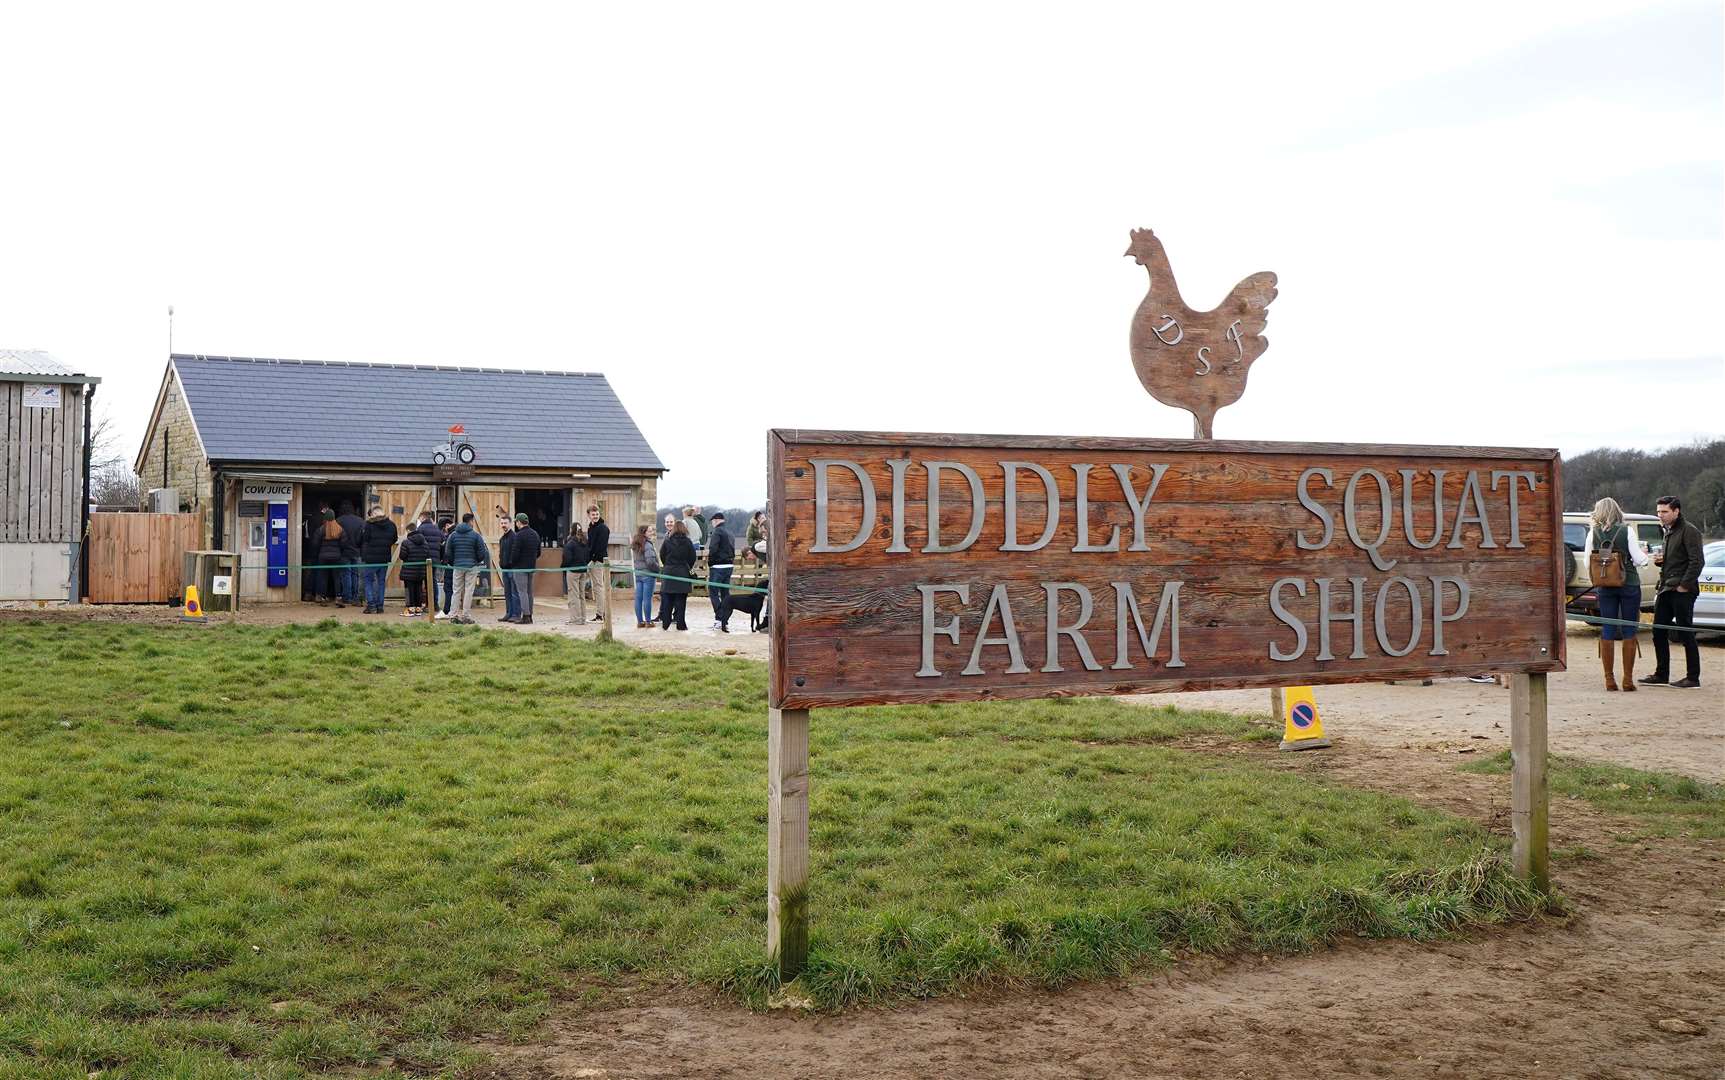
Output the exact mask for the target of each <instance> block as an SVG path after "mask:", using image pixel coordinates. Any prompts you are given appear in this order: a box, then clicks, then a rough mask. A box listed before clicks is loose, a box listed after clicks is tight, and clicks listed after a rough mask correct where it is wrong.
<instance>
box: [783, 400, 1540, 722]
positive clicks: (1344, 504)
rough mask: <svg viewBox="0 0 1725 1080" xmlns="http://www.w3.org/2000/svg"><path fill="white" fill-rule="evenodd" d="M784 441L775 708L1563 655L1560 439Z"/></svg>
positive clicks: (1534, 664)
mask: <svg viewBox="0 0 1725 1080" xmlns="http://www.w3.org/2000/svg"><path fill="white" fill-rule="evenodd" d="M768 442H769V450H770V455H771V462H772V464H771V470H772V476H771V492H772V505H773V508H774V518H775V525H776V527H775V528H774V530H773V532H772V544H773V553H772V554H773V558H772V565H773V570H774V573H773V577H772V590H773V596H772V609H773V623H772V630H773V660H774V663H773V669H772V688H771V703H772V705H773V706H774V707H777V708H783V709H808V708H815V707H826V706H838V705H864V704H881V703H893V702H921V701H953V700H976V699H985V698H1007V697H1054V696H1063V695H1075V694H1124V693H1141V692H1145V691H1155V690H1195V689H1212V688H1219V687H1243V686H1265V687H1269V686H1285V685H1292V684H1301V683H1334V682H1362V681H1368V680H1387V679H1398V678H1409V677H1426V676H1433V675H1451V674H1477V673H1486V672H1490V673H1503V672H1547V671H1553V670H1561V669H1562V668H1563V666H1564V638H1563V625H1564V622H1563V604H1562V596H1563V587H1562V586H1563V549H1562V547H1561V546H1559V544H1558V531H1559V530H1558V522H1559V521H1560V520H1561V517H1560V515H1561V480H1560V475H1559V468H1560V463H1559V460H1558V456H1557V453H1556V451H1553V450H1525V449H1501V448H1481V447H1420V446H1354V445H1326V444H1304V443H1248V442H1210V441H1206V442H1189V441H1132V440H1119V439H1095V438H1026V437H1010V436H972V435H905V434H880V433H866V432H808V431H786V430H776V431H773V432H771V433H770V434H769V437H768Z"/></svg>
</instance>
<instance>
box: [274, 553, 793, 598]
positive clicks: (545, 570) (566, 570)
mask: <svg viewBox="0 0 1725 1080" xmlns="http://www.w3.org/2000/svg"><path fill="white" fill-rule="evenodd" d="M424 565H425V562H424V560H421V559H415V560H412V561H411V562H387V563H289V564H288V565H286V566H252V565H249V564H248V565H245V566H242V567H240V570H241V571H242V572H244V571H258V570H365V569H377V568H380V567H391V566H424ZM595 566H603V567H609V568H610V569H611V570H614V571H616V572H617V573H632V574H635V575H636V576H638V577H650V578H658V579H659V580H661V581H687V582H689V583H691V584H694V585H705V586H707V587H708V588H712V589H725V590H727V591H729V592H740V593H761V594H763V595H764V594H765V593H766V592H767V590H766V589H765V588H757V587H755V586H753V585H733V584H731V583H729V582H717V583H715V582H713V581H712V580H710V579H708V578H690V577H678V576H676V575H675V574H659V573H654V572H653V571H651V570H635V569H632V568H630V567H626V566H612V565H611V564H610V563H585V564H583V565H581V566H535V567H532V568H530V569H521V570H511V569H509V568H508V567H500V568H499V569H498V570H497V573H500V574H584V573H586V572H587V571H588V570H590V569H592V568H593V567H595ZM431 568H432V569H433V570H461V569H467V570H477V571H483V572H484V573H487V574H489V573H491V572H492V571H491V567H490V565H489V564H486V563H475V564H474V565H472V566H469V567H459V566H455V565H453V564H451V563H440V562H433V563H432V564H431Z"/></svg>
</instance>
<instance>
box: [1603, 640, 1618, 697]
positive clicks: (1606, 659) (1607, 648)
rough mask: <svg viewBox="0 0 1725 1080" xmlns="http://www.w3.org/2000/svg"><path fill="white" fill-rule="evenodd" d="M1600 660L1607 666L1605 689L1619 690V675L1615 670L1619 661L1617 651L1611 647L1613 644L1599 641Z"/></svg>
mask: <svg viewBox="0 0 1725 1080" xmlns="http://www.w3.org/2000/svg"><path fill="white" fill-rule="evenodd" d="M1599 659H1600V662H1601V663H1603V664H1604V665H1605V688H1606V689H1607V690H1615V689H1617V673H1616V671H1615V670H1613V669H1614V667H1615V665H1616V661H1617V650H1616V649H1613V648H1612V647H1611V642H1609V641H1606V640H1605V639H1604V638H1600V639H1599Z"/></svg>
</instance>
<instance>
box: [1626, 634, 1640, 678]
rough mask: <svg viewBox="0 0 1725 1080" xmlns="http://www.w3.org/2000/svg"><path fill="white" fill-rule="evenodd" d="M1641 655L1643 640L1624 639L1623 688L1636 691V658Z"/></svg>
mask: <svg viewBox="0 0 1725 1080" xmlns="http://www.w3.org/2000/svg"><path fill="white" fill-rule="evenodd" d="M1640 655H1641V639H1640V638H1635V637H1626V638H1624V639H1623V688H1624V689H1625V690H1633V689H1635V658H1636V657H1637V656H1640Z"/></svg>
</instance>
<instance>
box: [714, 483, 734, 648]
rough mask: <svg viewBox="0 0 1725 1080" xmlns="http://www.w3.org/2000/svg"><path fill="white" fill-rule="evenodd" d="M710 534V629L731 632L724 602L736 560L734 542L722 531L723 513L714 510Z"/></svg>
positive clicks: (729, 615) (726, 604)
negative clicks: (711, 619) (711, 617)
mask: <svg viewBox="0 0 1725 1080" xmlns="http://www.w3.org/2000/svg"><path fill="white" fill-rule="evenodd" d="M711 524H712V534H711V535H710V536H709V537H708V538H707V599H708V600H711V601H712V602H713V629H715V630H717V631H719V632H720V633H723V634H728V633H730V632H731V626H730V623H731V605H730V604H729V603H727V602H726V599H727V597H728V596H729V590H727V589H726V588H725V586H727V585H729V584H730V583H731V570H732V568H733V567H734V566H735V565H736V561H737V544H736V541H734V540H732V539H731V534H730V533H728V532H726V531H725V515H724V514H722V513H718V512H715V513H714V514H713V519H712V523H711Z"/></svg>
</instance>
